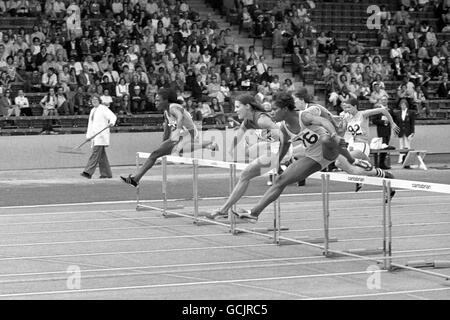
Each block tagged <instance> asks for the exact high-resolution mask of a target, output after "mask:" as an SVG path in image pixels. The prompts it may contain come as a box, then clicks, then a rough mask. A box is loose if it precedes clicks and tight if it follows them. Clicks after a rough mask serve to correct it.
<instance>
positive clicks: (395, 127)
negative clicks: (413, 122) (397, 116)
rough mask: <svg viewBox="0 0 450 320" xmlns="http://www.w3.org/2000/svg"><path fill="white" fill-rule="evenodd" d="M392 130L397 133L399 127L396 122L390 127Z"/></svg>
mask: <svg viewBox="0 0 450 320" xmlns="http://www.w3.org/2000/svg"><path fill="white" fill-rule="evenodd" d="M392 130H393V131H394V132H395V134H399V133H400V127H399V126H398V125H396V124H395V125H394V126H393V127H392Z"/></svg>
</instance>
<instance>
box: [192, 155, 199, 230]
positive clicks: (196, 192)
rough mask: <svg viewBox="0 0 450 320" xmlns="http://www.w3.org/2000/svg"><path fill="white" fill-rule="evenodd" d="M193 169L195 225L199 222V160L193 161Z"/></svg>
mask: <svg viewBox="0 0 450 320" xmlns="http://www.w3.org/2000/svg"><path fill="white" fill-rule="evenodd" d="M192 164H193V166H194V169H193V198H194V223H197V222H198V160H197V159H194V160H192Z"/></svg>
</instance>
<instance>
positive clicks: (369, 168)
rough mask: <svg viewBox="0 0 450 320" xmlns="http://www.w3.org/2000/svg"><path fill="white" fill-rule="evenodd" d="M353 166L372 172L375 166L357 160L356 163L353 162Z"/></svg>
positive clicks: (365, 161)
mask: <svg viewBox="0 0 450 320" xmlns="http://www.w3.org/2000/svg"><path fill="white" fill-rule="evenodd" d="M353 165H355V166H357V167H360V168H362V169H364V170H365V171H372V169H373V165H372V164H371V163H370V162H369V161H367V160H362V159H355V162H353Z"/></svg>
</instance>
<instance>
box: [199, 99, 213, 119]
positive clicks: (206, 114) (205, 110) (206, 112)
mask: <svg viewBox="0 0 450 320" xmlns="http://www.w3.org/2000/svg"><path fill="white" fill-rule="evenodd" d="M198 104H199V106H200V112H201V114H202V121H203V120H205V119H207V118H212V117H213V113H212V111H211V108H210V107H209V104H208V103H206V102H203V103H202V102H199V103H198Z"/></svg>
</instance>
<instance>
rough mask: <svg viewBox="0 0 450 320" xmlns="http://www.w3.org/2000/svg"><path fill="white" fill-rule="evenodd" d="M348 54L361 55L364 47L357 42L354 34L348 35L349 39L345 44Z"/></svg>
mask: <svg viewBox="0 0 450 320" xmlns="http://www.w3.org/2000/svg"><path fill="white" fill-rule="evenodd" d="M347 45H348V52H349V53H350V54H361V53H363V51H364V46H363V45H362V43H361V42H359V40H358V38H357V36H356V33H352V34H351V35H350V39H349V40H348V42H347Z"/></svg>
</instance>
